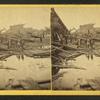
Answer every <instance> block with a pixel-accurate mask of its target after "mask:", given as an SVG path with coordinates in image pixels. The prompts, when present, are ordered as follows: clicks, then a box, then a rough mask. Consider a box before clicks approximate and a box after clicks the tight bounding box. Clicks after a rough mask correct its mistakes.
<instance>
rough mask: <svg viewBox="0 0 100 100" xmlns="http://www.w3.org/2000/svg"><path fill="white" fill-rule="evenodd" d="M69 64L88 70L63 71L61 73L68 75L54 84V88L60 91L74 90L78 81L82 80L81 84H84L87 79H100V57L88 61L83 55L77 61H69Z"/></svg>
mask: <svg viewBox="0 0 100 100" xmlns="http://www.w3.org/2000/svg"><path fill="white" fill-rule="evenodd" d="M68 64H69V65H72V66H74V67H75V66H76V67H80V68H85V69H86V70H80V69H61V70H60V72H59V73H61V72H66V74H64V75H63V77H60V78H59V79H58V80H56V81H54V82H53V85H54V87H56V88H59V89H74V85H75V84H76V83H77V80H78V79H81V82H82V83H83V84H84V83H86V80H87V79H94V78H95V77H100V57H96V56H93V59H88V58H87V57H86V55H81V56H79V57H77V58H76V59H75V61H73V60H70V61H68ZM55 84H56V85H55Z"/></svg>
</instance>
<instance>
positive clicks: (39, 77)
mask: <svg viewBox="0 0 100 100" xmlns="http://www.w3.org/2000/svg"><path fill="white" fill-rule="evenodd" d="M0 19H1V21H0V90H51V58H50V49H51V46H50V38H51V34H50V8H47V7H32V6H30V7H28V6H24V7H23V6H22V7H21V6H1V7H0Z"/></svg>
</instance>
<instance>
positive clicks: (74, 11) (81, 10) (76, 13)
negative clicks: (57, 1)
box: [55, 6, 100, 29]
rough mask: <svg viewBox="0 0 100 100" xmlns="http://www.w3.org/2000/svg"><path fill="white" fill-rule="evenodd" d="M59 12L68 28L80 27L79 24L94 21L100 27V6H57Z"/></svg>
mask: <svg viewBox="0 0 100 100" xmlns="http://www.w3.org/2000/svg"><path fill="white" fill-rule="evenodd" d="M55 10H56V12H57V14H58V15H59V16H60V18H61V19H62V21H63V22H64V24H65V25H66V26H67V28H69V29H70V28H73V27H75V28H78V27H79V25H83V24H88V23H94V24H95V26H96V27H100V6H99V7H96V6H95V7H92V6H91V7H78V6H75V7H74V6H73V7H72V6H71V7H67V6H66V7H60V8H59V7H56V8H55Z"/></svg>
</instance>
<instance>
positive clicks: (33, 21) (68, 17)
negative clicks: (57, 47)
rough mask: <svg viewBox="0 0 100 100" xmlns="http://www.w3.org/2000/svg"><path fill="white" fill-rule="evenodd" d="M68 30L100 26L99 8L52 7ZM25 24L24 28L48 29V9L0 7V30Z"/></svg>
mask: <svg viewBox="0 0 100 100" xmlns="http://www.w3.org/2000/svg"><path fill="white" fill-rule="evenodd" d="M54 8H55V11H56V12H57V14H58V15H59V16H60V18H61V19H62V21H63V22H64V24H65V25H66V27H67V28H68V29H71V28H73V27H75V28H79V25H83V24H89V23H94V24H95V26H96V27H99V26H100V20H99V19H100V6H99V7H98V6H97V7H96V6H93V7H90V6H89V7H88V6H86V7H80V6H65V7H54ZM17 24H25V26H26V27H32V28H36V29H44V28H45V27H50V7H48V6H47V7H43V6H42V7H39V6H38V7H32V6H30V7H25V6H24V7H23V6H17V7H16V6H12V7H10V6H8V7H7V6H6V7H5V6H4V7H3V6H2V7H0V29H2V28H9V26H10V25H17Z"/></svg>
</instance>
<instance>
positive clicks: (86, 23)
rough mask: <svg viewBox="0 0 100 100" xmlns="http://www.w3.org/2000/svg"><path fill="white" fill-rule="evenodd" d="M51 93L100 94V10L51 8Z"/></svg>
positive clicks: (83, 7)
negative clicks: (84, 92) (78, 91)
mask: <svg viewBox="0 0 100 100" xmlns="http://www.w3.org/2000/svg"><path fill="white" fill-rule="evenodd" d="M50 18H51V19H50V21H51V60H52V89H53V90H64V91H65V90H100V21H99V19H100V7H98V6H97V7H96V6H93V7H91V6H75V7H74V6H67V7H54V8H51V17H50Z"/></svg>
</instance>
